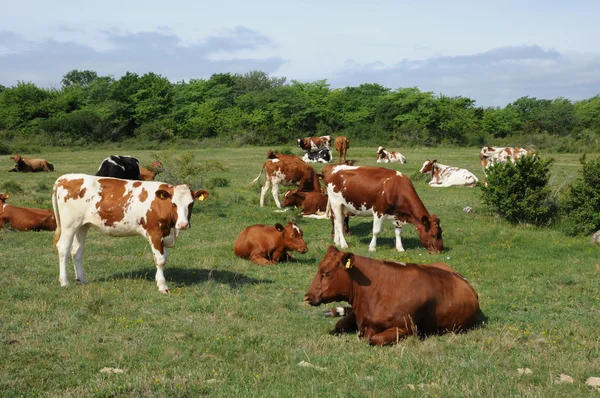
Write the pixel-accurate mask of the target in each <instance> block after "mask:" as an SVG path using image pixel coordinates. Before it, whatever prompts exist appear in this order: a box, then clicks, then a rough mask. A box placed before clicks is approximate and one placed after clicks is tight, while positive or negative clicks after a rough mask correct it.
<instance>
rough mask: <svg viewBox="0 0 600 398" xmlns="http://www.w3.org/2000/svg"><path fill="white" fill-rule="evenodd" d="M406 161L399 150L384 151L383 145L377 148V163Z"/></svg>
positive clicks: (402, 162)
mask: <svg viewBox="0 0 600 398" xmlns="http://www.w3.org/2000/svg"><path fill="white" fill-rule="evenodd" d="M394 162H397V163H400V164H404V163H406V158H405V157H404V155H402V154H401V153H400V152H391V151H386V150H385V148H384V147H382V146H380V147H379V148H377V163H394Z"/></svg>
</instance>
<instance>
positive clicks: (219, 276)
mask: <svg viewBox="0 0 600 398" xmlns="http://www.w3.org/2000/svg"><path fill="white" fill-rule="evenodd" d="M164 273H165V278H166V280H167V284H169V285H171V286H175V287H182V286H193V285H197V284H199V283H204V282H209V281H212V282H216V283H222V284H226V285H229V287H230V288H232V289H237V288H240V287H242V286H244V285H258V284H267V283H273V281H272V280H270V279H256V278H252V277H250V276H246V275H244V274H240V273H239V272H231V271H223V270H216V269H187V268H165V271H164ZM155 275H156V268H141V269H137V270H134V271H124V272H118V273H115V274H112V275H110V276H107V277H104V278H100V279H98V280H99V281H101V282H106V281H110V280H115V279H145V280H147V281H154V280H155Z"/></svg>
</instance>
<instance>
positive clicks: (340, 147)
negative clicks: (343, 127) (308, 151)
mask: <svg viewBox="0 0 600 398" xmlns="http://www.w3.org/2000/svg"><path fill="white" fill-rule="evenodd" d="M334 145H335V150H336V151H337V153H338V159H339V160H338V163H342V157H343V158H344V160H343V161H344V162H345V161H346V152H347V151H348V148H350V140H349V139H348V138H347V137H344V136H341V135H340V136H338V137H335V141H334Z"/></svg>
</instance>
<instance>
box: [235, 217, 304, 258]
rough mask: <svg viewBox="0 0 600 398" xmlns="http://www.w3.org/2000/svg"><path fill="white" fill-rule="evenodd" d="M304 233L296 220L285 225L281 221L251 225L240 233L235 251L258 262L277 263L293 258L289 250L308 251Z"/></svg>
mask: <svg viewBox="0 0 600 398" xmlns="http://www.w3.org/2000/svg"><path fill="white" fill-rule="evenodd" d="M302 235H303V232H302V230H301V229H300V227H298V225H297V224H296V223H295V222H289V223H287V225H286V226H285V227H284V226H283V225H281V224H279V223H278V224H275V226H274V227H272V226H270V225H263V224H256V225H251V226H249V227H246V228H245V229H244V230H243V231H242V233H240V236H238V238H237V240H236V241H235V244H234V245H233V252H234V253H235V255H236V256H238V257H242V258H247V259H249V260H250V261H252V262H253V263H256V264H260V265H266V264H277V263H278V262H280V261H289V260H291V259H292V256H290V254H289V253H288V251H296V252H299V253H306V252H307V251H308V246H306V242H305V241H304V239H303V238H302Z"/></svg>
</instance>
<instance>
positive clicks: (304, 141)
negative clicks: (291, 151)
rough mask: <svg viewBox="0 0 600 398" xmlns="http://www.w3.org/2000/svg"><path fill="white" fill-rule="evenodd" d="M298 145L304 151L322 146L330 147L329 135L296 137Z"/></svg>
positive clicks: (312, 150)
mask: <svg viewBox="0 0 600 398" xmlns="http://www.w3.org/2000/svg"><path fill="white" fill-rule="evenodd" d="M297 141H298V146H299V147H300V149H302V150H303V151H306V152H316V151H318V150H319V149H322V148H327V149H330V148H331V136H330V135H322V136H320V137H305V138H297Z"/></svg>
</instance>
